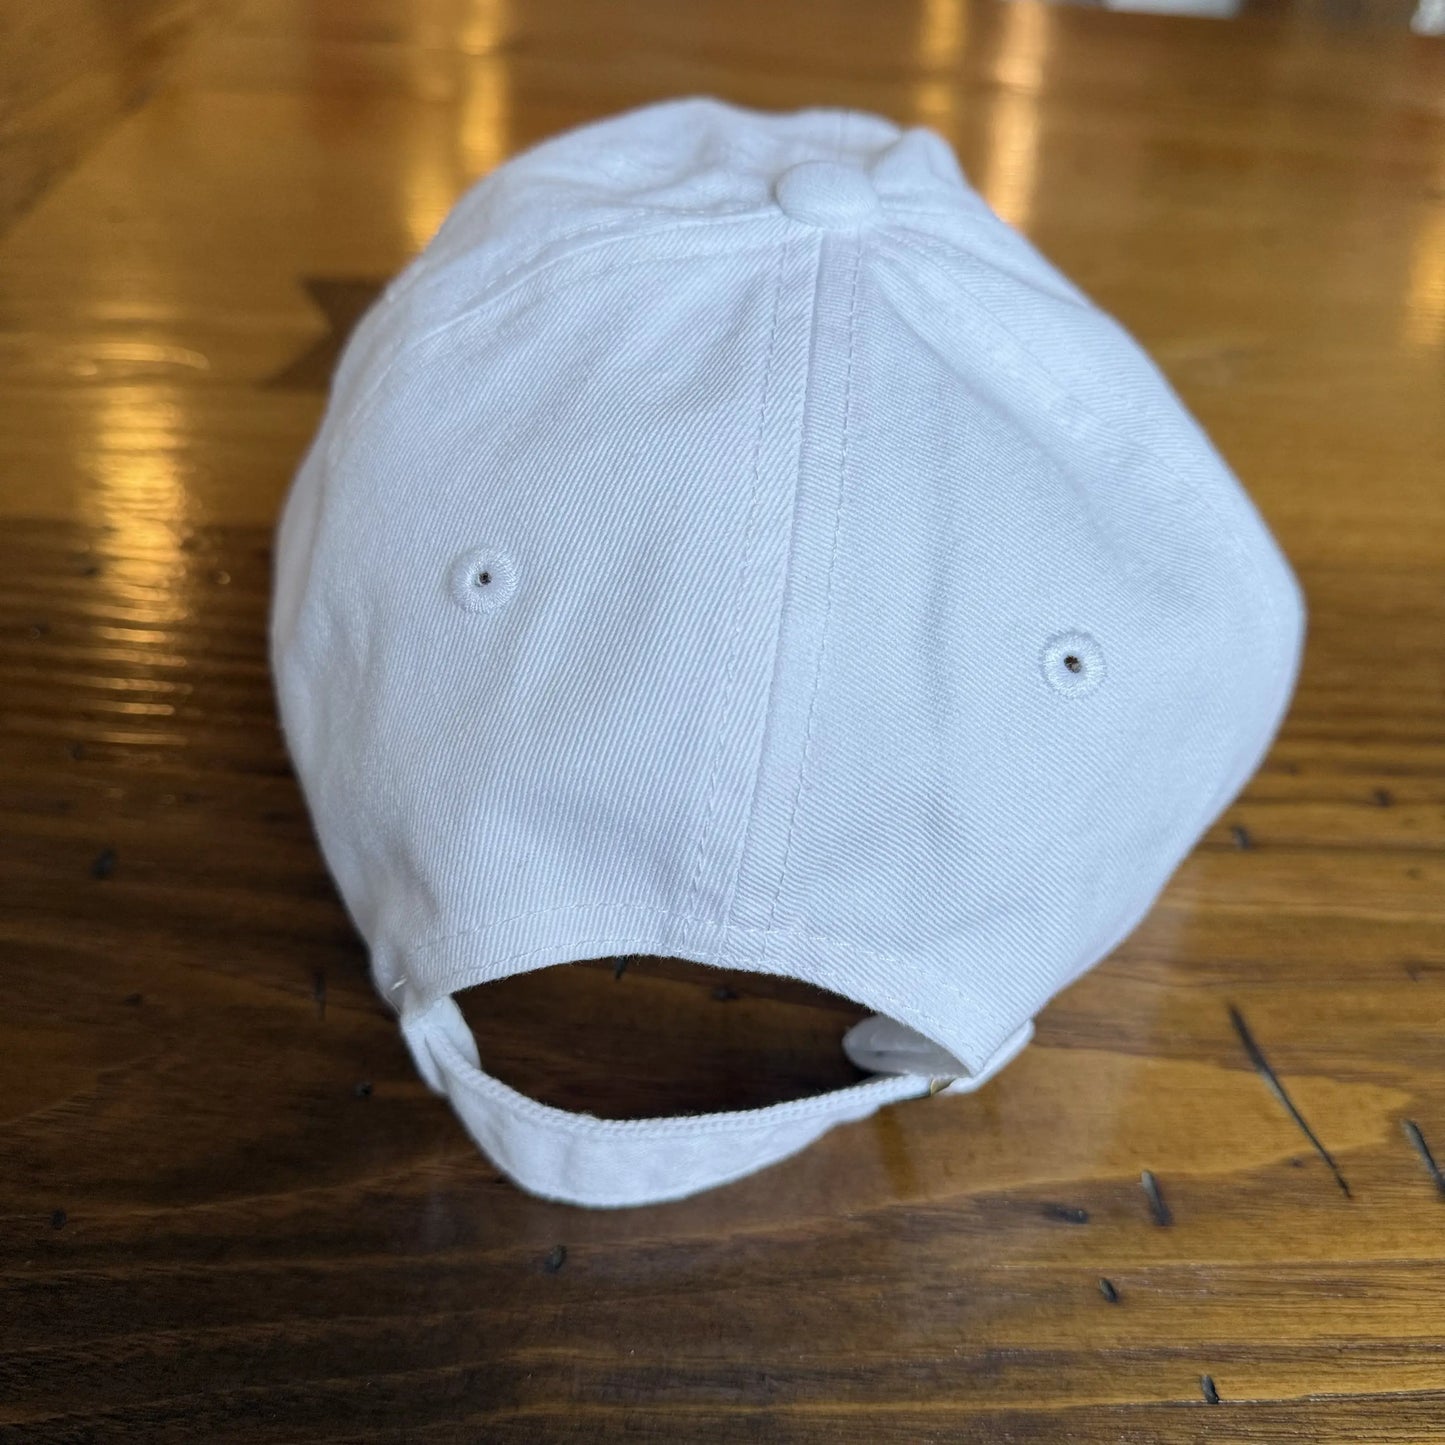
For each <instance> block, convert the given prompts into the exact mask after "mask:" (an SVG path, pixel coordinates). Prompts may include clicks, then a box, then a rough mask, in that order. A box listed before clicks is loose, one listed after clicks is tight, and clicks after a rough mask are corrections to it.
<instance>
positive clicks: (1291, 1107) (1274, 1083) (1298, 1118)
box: [1229, 1004, 1355, 1199]
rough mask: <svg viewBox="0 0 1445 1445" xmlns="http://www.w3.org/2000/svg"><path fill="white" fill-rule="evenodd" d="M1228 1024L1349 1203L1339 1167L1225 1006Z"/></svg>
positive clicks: (1237, 1014)
mask: <svg viewBox="0 0 1445 1445" xmlns="http://www.w3.org/2000/svg"><path fill="white" fill-rule="evenodd" d="M1229 1020H1230V1022H1231V1023H1232V1024H1233V1025H1234V1031H1235V1033H1237V1034H1238V1035H1239V1041H1240V1043H1242V1044H1243V1045H1244V1052H1245V1053H1246V1054H1248V1055H1249V1061H1250V1063H1251V1064H1253V1065H1254V1067H1255V1069H1256V1071H1257V1072H1258V1074H1259V1076H1260V1077H1261V1078H1262V1079H1263V1080H1264V1081H1265V1083H1266V1084H1268V1085H1269V1089H1270V1092H1271V1093H1272V1094H1273V1095H1274V1096H1275V1098H1276V1099H1278V1100H1279V1101H1280V1103H1281V1104H1283V1105H1284V1108H1285V1112H1286V1113H1288V1114H1289V1116H1290V1118H1291V1119H1293V1120H1294V1121H1295V1123H1296V1124H1297V1125H1298V1126H1299V1130H1300V1132H1301V1133H1302V1134H1303V1135H1304V1136H1305V1138H1306V1139H1308V1140H1309V1141H1310V1145H1311V1146H1312V1147H1313V1149H1314V1151H1315V1153H1316V1154H1318V1155H1319V1156H1320V1158H1321V1159H1323V1160H1324V1161H1325V1164H1326V1165H1327V1166H1328V1168H1329V1171H1330V1173H1331V1174H1333V1175H1334V1176H1335V1183H1336V1184H1338V1185H1339V1186H1340V1193H1341V1194H1343V1195H1344V1196H1345V1198H1346V1199H1353V1198H1354V1197H1355V1196H1354V1195H1353V1194H1351V1193H1350V1186H1349V1184H1348V1183H1347V1182H1346V1181H1345V1176H1344V1175H1343V1174H1341V1173H1340V1166H1339V1165H1338V1164H1336V1163H1335V1159H1334V1155H1333V1154H1331V1153H1330V1151H1329V1150H1328V1149H1326V1148H1325V1146H1324V1144H1323V1143H1321V1141H1320V1137H1319V1135H1318V1134H1316V1133H1315V1131H1314V1130H1313V1129H1311V1128H1310V1126H1309V1123H1308V1121H1307V1120H1306V1119H1305V1116H1304V1115H1303V1114H1301V1113H1300V1111H1299V1109H1298V1108H1297V1107H1296V1105H1295V1102H1294V1100H1293V1099H1291V1098H1290V1096H1289V1094H1288V1093H1287V1092H1286V1091H1285V1087H1284V1085H1283V1084H1282V1083H1280V1079H1279V1075H1278V1074H1276V1073H1275V1071H1274V1067H1273V1066H1272V1065H1271V1064H1270V1062H1269V1060H1268V1059H1267V1058H1265V1056H1264V1050H1263V1049H1261V1048H1260V1046H1259V1045H1258V1044H1257V1043H1256V1042H1255V1039H1254V1035H1253V1034H1252V1033H1250V1031H1249V1025H1248V1024H1247V1023H1245V1021H1244V1015H1243V1014H1241V1013H1240V1011H1239V1010H1238V1009H1237V1008H1235V1006H1234V1005H1233V1004H1230V1005H1229Z"/></svg>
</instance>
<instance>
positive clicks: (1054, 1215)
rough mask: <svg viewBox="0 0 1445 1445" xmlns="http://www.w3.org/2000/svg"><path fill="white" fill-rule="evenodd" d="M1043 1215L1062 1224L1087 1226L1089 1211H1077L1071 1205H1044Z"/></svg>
mask: <svg viewBox="0 0 1445 1445" xmlns="http://www.w3.org/2000/svg"><path fill="white" fill-rule="evenodd" d="M1044 1215H1045V1217H1046V1218H1048V1219H1058V1220H1061V1221H1062V1222H1063V1223H1064V1224H1087V1223H1088V1222H1089V1211H1088V1210H1087V1209H1078V1208H1076V1207H1075V1206H1074V1205H1072V1204H1046V1205H1044Z"/></svg>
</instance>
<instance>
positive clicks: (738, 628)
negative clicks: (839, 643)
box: [687, 238, 792, 912]
mask: <svg viewBox="0 0 1445 1445" xmlns="http://www.w3.org/2000/svg"><path fill="white" fill-rule="evenodd" d="M791 244H792V243H791V238H789V239H788V240H785V241H784V242H783V244H782V246H781V247H780V248H779V251H778V283H777V286H776V288H775V289H774V291H773V325H772V330H771V332H770V333H769V336H768V357H767V361H766V362H765V363H764V366H763V386H762V395H761V397H760V398H759V400H758V434H757V439H756V441H755V442H754V443H753V466H752V473H753V489H752V497H751V498H750V500H749V503H748V523H747V527H746V529H745V531H744V534H743V555H742V561H741V562H740V563H739V566H738V580H737V586H736V588H735V590H734V592H733V605H734V619H733V631H732V637H731V638H730V639H729V640H728V662H727V672H726V674H725V677H724V681H723V704H722V710H721V713H720V714H719V718H718V728H717V743H716V746H715V748H714V750H713V760H712V769H711V772H710V774H709V776H708V783H707V807H706V809H705V811H704V813H703V819H702V825H701V826H700V827H699V828H698V832H697V857H696V859H695V860H694V863H693V869H692V881H691V882H690V883H689V884H688V889H687V899H688V901H687V908H688V911H689V912H691V911H692V909H693V907H694V906H695V904H696V900H697V893H698V889H699V888H700V887H701V886H702V859H703V852H704V844H705V843H706V841H707V833H708V829H709V828H710V827H711V826H712V821H713V815H714V814H715V813H716V811H717V803H718V779H719V777H720V776H721V774H722V759H723V736H724V733H725V732H726V730H727V722H728V714H729V712H730V711H731V709H732V700H733V691H734V687H735V685H736V681H737V676H736V674H737V660H738V639H739V637H741V636H742V630H743V611H744V605H743V596H744V593H745V592H746V590H747V582H748V573H749V571H750V570H751V567H752V561H753V549H754V547H755V545H756V533H757V521H758V497H759V494H760V492H761V491H762V466H763V433H764V431H765V430H766V427H767V419H768V404H769V402H770V401H771V400H772V395H773V359H774V356H775V354H776V351H777V343H778V318H779V316H780V315H781V313H782V309H783V281H784V279H785V276H786V270H785V268H786V264H787V259H788V251H789V249H790V248H791Z"/></svg>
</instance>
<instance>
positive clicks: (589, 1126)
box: [402, 998, 1033, 1208]
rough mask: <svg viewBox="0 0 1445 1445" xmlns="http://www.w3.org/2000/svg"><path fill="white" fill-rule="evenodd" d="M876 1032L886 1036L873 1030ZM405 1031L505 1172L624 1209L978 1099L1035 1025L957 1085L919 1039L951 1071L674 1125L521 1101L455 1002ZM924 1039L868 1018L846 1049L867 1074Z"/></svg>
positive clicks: (441, 1002) (549, 1191)
mask: <svg viewBox="0 0 1445 1445" xmlns="http://www.w3.org/2000/svg"><path fill="white" fill-rule="evenodd" d="M878 1024H883V1025H887V1026H888V1028H887V1029H886V1030H881V1031H880V1030H878V1029H876V1028H874V1027H873V1026H875V1025H878ZM860 1030H862V1031H864V1033H863V1034H862V1035H859V1031H860ZM402 1031H403V1033H404V1034H405V1036H406V1040H407V1043H408V1044H409V1045H410V1047H411V1051H412V1054H413V1056H414V1057H415V1059H416V1063H417V1067H418V1069H419V1070H420V1071H421V1074H422V1076H423V1078H425V1079H426V1081H427V1083H428V1084H430V1085H431V1087H432V1088H433V1089H435V1090H437V1091H438V1092H439V1093H444V1094H446V1095H447V1097H448V1098H450V1100H451V1102H452V1107H453V1108H454V1109H455V1110H456V1111H457V1114H458V1115H459V1116H460V1118H461V1120H462V1122H463V1124H465V1125H466V1128H467V1131H468V1133H470V1134H471V1136H472V1138H473V1139H475V1140H476V1142H477V1144H478V1145H479V1146H480V1147H481V1149H482V1150H483V1151H484V1152H485V1153H486V1155H487V1156H488V1158H490V1159H491V1160H492V1162H493V1163H494V1164H496V1166H497V1167H498V1168H499V1169H500V1170H502V1172H503V1173H504V1174H507V1175H508V1176H510V1177H511V1178H512V1179H514V1180H515V1181H516V1182H517V1183H518V1184H520V1185H522V1187H523V1188H525V1189H528V1190H530V1191H531V1192H532V1193H534V1194H539V1195H542V1196H543V1197H545V1198H548V1199H558V1200H562V1201H564V1202H565V1203H568V1204H584V1205H590V1206H593V1207H595V1208H616V1207H620V1206H625V1205H635V1204H657V1203H661V1202H663V1201H664V1200H669V1199H682V1198H685V1197H686V1196H687V1195H689V1194H696V1193H698V1192H699V1191H700V1190H704V1189H711V1188H714V1187H715V1186H717V1185H719V1184H726V1183H728V1182H729V1181H730V1180H734V1179H741V1178H742V1177H743V1176H745V1175H748V1174H751V1173H753V1172H754V1171H755V1170H758V1169H761V1168H764V1167H765V1166H766V1165H769V1164H775V1163H777V1162H778V1161H779V1160H780V1159H785V1158H787V1157H788V1155H790V1154H795V1153H797V1152H798V1150H800V1149H802V1148H804V1147H805V1146H806V1145H808V1144H810V1143H812V1142H813V1140H815V1139H817V1138H819V1137H820V1136H821V1135H823V1134H826V1133H827V1132H828V1130H829V1129H831V1128H832V1127H833V1126H834V1125H835V1124H842V1123H846V1122H849V1121H851V1120H855V1119H863V1118H866V1117H867V1116H868V1115H870V1114H872V1113H874V1112H875V1111H876V1110H878V1109H880V1108H882V1107H883V1105H885V1104H892V1103H895V1102H897V1101H898V1100H901V1099H913V1098H919V1097H921V1096H923V1095H925V1094H929V1093H939V1092H948V1093H969V1092H971V1091H972V1090H974V1089H977V1088H979V1087H980V1086H981V1085H982V1084H984V1083H986V1082H987V1081H988V1080H989V1079H991V1078H992V1077H993V1075H994V1074H996V1073H997V1072H998V1070H999V1069H1001V1068H1002V1067H1003V1066H1004V1065H1005V1064H1007V1063H1008V1062H1009V1061H1010V1060H1011V1059H1013V1058H1014V1057H1015V1056H1016V1055H1017V1054H1018V1052H1019V1051H1020V1050H1021V1049H1022V1048H1023V1047H1024V1045H1025V1044H1027V1043H1028V1041H1029V1039H1030V1038H1031V1037H1032V1035H1033V1026H1032V1024H1025V1025H1024V1027H1023V1028H1022V1029H1020V1030H1019V1031H1018V1033H1016V1034H1014V1035H1013V1037H1012V1038H1010V1039H1009V1040H1008V1042H1007V1043H1005V1044H1004V1046H1003V1047H1002V1048H1001V1049H1000V1050H999V1051H998V1053H996V1054H995V1055H994V1056H993V1058H991V1059H990V1060H989V1061H988V1064H987V1065H986V1066H985V1067H984V1068H983V1069H982V1070H980V1071H979V1072H978V1073H976V1074H972V1075H967V1076H959V1077H953V1076H954V1075H957V1074H959V1072H960V1069H961V1066H959V1065H958V1063H957V1061H956V1060H954V1059H952V1058H951V1057H950V1056H949V1055H947V1054H944V1053H943V1052H942V1051H941V1050H938V1049H937V1046H936V1045H933V1044H931V1043H930V1042H929V1041H928V1040H922V1042H923V1044H925V1045H927V1047H928V1048H930V1049H933V1050H934V1051H935V1054H936V1055H937V1056H940V1057H941V1059H942V1060H947V1065H948V1073H947V1074H944V1075H933V1074H927V1073H925V1072H923V1071H922V1070H914V1069H911V1068H910V1070H909V1071H908V1072H903V1071H890V1072H888V1073H886V1074H881V1075H880V1076H879V1077H877V1078H874V1079H867V1080H864V1081H863V1082H862V1083H860V1084H854V1085H852V1086H851V1087H849V1088H845V1089H836V1090H834V1091H833V1092H832V1093H828V1094H819V1095H816V1096H814V1097H813V1098H809V1099H797V1100H794V1101H792V1102H790V1103H786V1104H774V1105H771V1106H770V1107H768V1108H766V1109H748V1110H741V1111H738V1112H736V1113H726V1114H696V1115H687V1116H682V1117H677V1118H670V1119H598V1118H595V1117H593V1116H592V1115H590V1114H572V1113H568V1112H567V1111H566V1110H564V1109H554V1108H552V1107H551V1106H549V1105H547V1104H539V1103H537V1101H536V1100H535V1099H529V1098H527V1097H526V1096H525V1095H524V1094H519V1093H518V1092H517V1091H516V1090H515V1089H512V1088H509V1087H508V1086H507V1085H506V1084H504V1083H502V1082H501V1080H499V1079H494V1078H492V1077H491V1075H489V1074H486V1073H483V1071H482V1069H481V1066H480V1061H479V1059H478V1056H477V1046H476V1041H475V1040H474V1039H473V1038H472V1033H471V1030H470V1029H469V1028H468V1027H467V1025H466V1021H465V1020H464V1019H463V1018H462V1015H461V1010H460V1009H458V1008H457V1006H456V1003H455V1002H454V1001H453V1000H452V999H450V998H442V999H438V1000H437V1001H436V1002H434V1003H432V1004H430V1005H429V1006H427V1007H425V1008H423V1009H421V1010H418V1011H410V1010H408V1011H406V1012H404V1013H403V1016H402ZM905 1035H908V1036H911V1038H907V1039H906V1038H905V1037H904V1036H905ZM921 1038H922V1036H921V1035H916V1034H913V1033H912V1031H911V1030H908V1029H903V1027H902V1026H901V1025H899V1024H894V1023H893V1022H892V1020H888V1019H882V1020H879V1019H866V1020H864V1022H863V1023H862V1024H859V1025H858V1026H857V1029H855V1030H853V1031H852V1032H851V1033H850V1034H849V1040H852V1044H851V1045H848V1052H849V1055H850V1057H853V1058H854V1060H855V1062H857V1061H859V1057H860V1056H862V1057H870V1058H872V1059H874V1060H875V1062H872V1063H869V1064H867V1065H865V1067H870V1068H878V1067H880V1064H879V1063H878V1062H876V1060H880V1059H881V1060H883V1065H882V1066H883V1067H887V1066H888V1061H889V1060H891V1061H892V1062H894V1063H898V1062H901V1061H902V1062H922V1061H923V1057H924V1056H923V1055H920V1054H918V1053H917V1052H916V1045H914V1044H913V1043H912V1040H918V1039H921ZM860 1039H861V1043H860ZM846 1043H847V1041H845V1044H846ZM890 1047H891V1048H892V1050H893V1052H891V1053H890V1052H889V1049H890ZM855 1048H856V1052H855ZM940 1057H935V1058H933V1059H932V1060H931V1062H934V1063H936V1062H939V1061H940Z"/></svg>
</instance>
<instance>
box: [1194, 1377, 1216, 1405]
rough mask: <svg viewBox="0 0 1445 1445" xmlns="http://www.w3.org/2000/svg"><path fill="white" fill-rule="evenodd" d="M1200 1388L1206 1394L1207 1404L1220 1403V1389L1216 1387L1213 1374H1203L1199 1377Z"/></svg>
mask: <svg viewBox="0 0 1445 1445" xmlns="http://www.w3.org/2000/svg"><path fill="white" fill-rule="evenodd" d="M1199 1389H1200V1392H1201V1393H1202V1394H1203V1396H1204V1400H1205V1403H1206V1404H1208V1405H1217V1404H1218V1403H1219V1391H1218V1390H1216V1389H1215V1388H1214V1376H1213V1375H1201V1376H1200V1377H1199Z"/></svg>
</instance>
